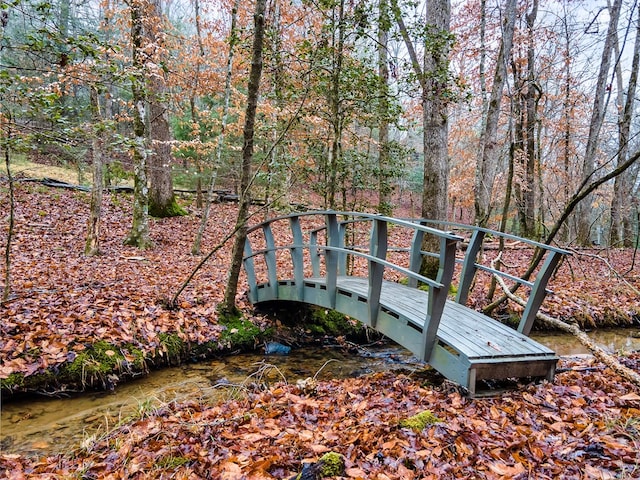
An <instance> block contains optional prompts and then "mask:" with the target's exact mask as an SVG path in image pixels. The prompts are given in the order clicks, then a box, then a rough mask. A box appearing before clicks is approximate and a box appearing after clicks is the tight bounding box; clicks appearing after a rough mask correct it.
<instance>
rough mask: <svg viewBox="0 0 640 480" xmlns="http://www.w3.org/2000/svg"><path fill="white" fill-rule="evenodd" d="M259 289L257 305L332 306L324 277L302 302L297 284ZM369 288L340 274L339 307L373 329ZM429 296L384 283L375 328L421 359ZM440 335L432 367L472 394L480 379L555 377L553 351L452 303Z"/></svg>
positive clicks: (311, 281)
mask: <svg viewBox="0 0 640 480" xmlns="http://www.w3.org/2000/svg"><path fill="white" fill-rule="evenodd" d="M261 287H262V288H260V289H259V290H258V291H259V292H261V293H260V294H259V297H260V298H258V299H257V300H258V303H259V302H260V301H267V300H293V301H302V302H306V303H312V304H316V305H320V306H324V307H328V308H331V305H330V299H329V298H328V293H327V290H326V279H325V278H318V277H315V278H306V279H305V281H304V289H303V290H302V291H303V292H304V293H303V297H304V298H299V295H300V293H299V292H301V289H298V288H296V285H295V282H294V281H293V280H280V281H278V288H277V289H271V288H265V287H267V286H266V285H264V286H261ZM368 288H369V284H368V279H366V278H358V277H350V276H339V277H338V278H337V298H336V304H335V309H336V310H338V311H340V312H342V313H344V314H346V315H350V316H353V317H354V318H357V319H358V320H360V321H362V322H363V323H365V324H368V325H370V323H369V322H367V318H368V316H369V311H368V304H367V302H368V298H367V295H368ZM274 294H275V297H277V298H274ZM428 297H429V295H428V293H427V292H426V291H423V290H419V289H415V288H411V287H407V286H405V285H401V284H398V283H394V282H388V281H385V282H383V284H382V291H381V296H380V309H381V311H380V314H379V317H378V320H377V322H376V325H375V326H374V328H375V329H376V330H378V331H380V332H381V333H383V334H385V335H387V336H388V337H390V338H391V339H392V340H394V341H396V342H397V343H399V344H401V345H403V346H404V347H405V348H407V349H409V350H410V351H412V352H414V353H416V355H419V352H420V349H421V348H422V344H421V338H422V329H423V327H424V323H425V312H427V302H428ZM370 326H373V325H370ZM436 335H437V342H436V344H435V346H434V349H433V352H432V354H431V357H430V359H429V360H428V362H429V364H430V365H431V366H432V367H434V368H435V369H436V370H438V371H439V372H440V373H442V374H443V375H444V376H445V377H447V378H449V379H450V380H452V381H454V382H456V383H459V384H460V385H462V386H464V387H466V388H467V389H468V390H469V392H470V393H471V394H475V393H476V386H477V383H478V381H480V380H489V379H491V380H504V379H510V378H529V377H535V378H546V379H548V380H552V379H553V375H554V372H555V366H556V363H557V361H558V357H557V356H556V355H555V353H554V352H553V351H552V350H550V349H549V348H547V347H545V346H544V345H541V344H540V343H538V342H536V341H534V340H532V339H531V338H529V337H527V336H526V335H523V334H521V333H519V332H517V331H516V330H514V329H513V328H511V327H509V326H507V325H504V324H502V323H500V322H498V321H497V320H494V319H492V318H490V317H487V316H486V315H483V314H482V313H480V312H477V311H475V310H473V309H471V308H468V307H466V306H463V305H460V304H458V303H456V302H454V301H451V300H447V302H446V306H445V308H444V311H443V313H442V317H441V319H440V324H439V327H438V331H437V334H436Z"/></svg>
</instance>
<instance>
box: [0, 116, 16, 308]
mask: <svg viewBox="0 0 640 480" xmlns="http://www.w3.org/2000/svg"><path fill="white" fill-rule="evenodd" d="M6 121H7V128H6V131H7V142H6V143H5V146H4V164H5V167H6V169H7V181H8V182H9V228H8V230H7V244H6V245H5V247H4V289H3V290H2V301H3V302H6V301H7V300H8V299H9V294H10V293H11V245H12V241H13V229H14V225H15V209H16V202H15V195H14V184H13V175H12V173H11V155H10V152H9V148H10V147H9V145H10V140H11V125H10V122H11V119H10V118H9V119H6Z"/></svg>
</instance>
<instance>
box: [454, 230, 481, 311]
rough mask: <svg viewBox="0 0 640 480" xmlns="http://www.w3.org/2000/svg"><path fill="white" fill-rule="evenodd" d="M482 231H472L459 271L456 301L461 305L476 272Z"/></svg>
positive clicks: (464, 300) (464, 303)
mask: <svg viewBox="0 0 640 480" xmlns="http://www.w3.org/2000/svg"><path fill="white" fill-rule="evenodd" d="M484 233H485V232H483V231H482V230H474V231H473V234H472V235H471V240H470V241H469V246H468V247H467V252H466V254H465V256H464V261H463V263H462V271H461V272H460V282H459V284H458V293H457V295H456V302H457V303H459V304H461V305H466V303H467V298H468V297H469V289H470V288H471V283H472V282H473V277H474V276H475V274H476V263H477V260H478V252H480V247H482V241H483V240H484Z"/></svg>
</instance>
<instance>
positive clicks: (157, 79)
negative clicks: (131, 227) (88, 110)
mask: <svg viewBox="0 0 640 480" xmlns="http://www.w3.org/2000/svg"><path fill="white" fill-rule="evenodd" d="M145 23H146V25H147V28H146V37H147V42H148V45H154V46H155V48H156V49H161V48H163V44H164V41H163V38H162V36H163V32H162V30H163V28H164V27H163V25H164V21H163V15H162V6H161V0H151V15H150V17H149V19H148V21H147V22H145ZM156 56H158V53H157V52H156ZM155 62H156V63H158V64H159V65H160V64H161V59H156V60H155ZM166 90H167V88H166V81H165V75H164V72H163V70H162V69H161V68H159V69H157V71H155V72H153V73H152V75H150V78H149V95H148V101H149V138H150V140H151V142H150V143H151V148H152V150H153V154H152V155H150V157H149V215H151V216H153V217H175V216H178V215H185V214H186V212H185V211H184V209H182V208H181V207H180V206H179V205H178V204H177V202H176V199H175V196H174V194H173V179H172V177H171V129H170V127H169V115H168V113H167V105H166V101H165V99H164V97H165V95H166Z"/></svg>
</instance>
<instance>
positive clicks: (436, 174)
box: [391, 0, 451, 278]
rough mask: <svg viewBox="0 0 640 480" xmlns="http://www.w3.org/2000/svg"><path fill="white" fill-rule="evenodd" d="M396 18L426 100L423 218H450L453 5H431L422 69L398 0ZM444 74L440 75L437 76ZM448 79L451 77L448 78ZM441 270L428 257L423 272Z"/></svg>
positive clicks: (427, 242) (441, 1)
mask: <svg viewBox="0 0 640 480" xmlns="http://www.w3.org/2000/svg"><path fill="white" fill-rule="evenodd" d="M391 6H392V11H393V15H394V17H395V20H396V22H397V24H398V28H399V29H400V34H401V35H402V38H403V40H404V43H405V45H406V47H407V51H408V52H409V58H410V60H411V65H412V67H413V70H414V73H415V74H416V77H417V78H418V79H419V82H420V88H421V99H422V122H423V131H424V134H423V149H424V171H423V191H422V206H421V215H422V217H423V218H428V219H434V220H446V219H447V215H448V212H447V207H448V187H449V156H448V148H447V139H448V127H449V125H448V118H447V117H448V112H447V102H448V101H447V99H446V98H445V96H444V95H443V92H446V91H447V88H448V85H447V84H446V82H447V80H446V79H443V75H442V73H441V72H448V54H449V49H450V44H451V42H450V40H451V39H450V37H449V23H450V15H451V4H450V2H449V1H448V0H434V1H430V2H428V3H427V11H426V18H425V23H426V25H427V28H426V32H427V38H426V39H425V41H426V42H427V45H428V46H429V47H430V48H425V53H424V58H423V63H422V66H421V65H420V61H419V60H418V55H417V53H416V49H415V46H414V44H413V41H412V40H411V37H410V36H409V32H408V30H407V27H406V25H405V23H404V19H403V18H402V12H401V10H400V8H399V7H398V2H397V0H392V2H391ZM435 72H440V73H435ZM444 77H445V78H446V77H448V75H444ZM436 242H437V239H436V238H434V237H433V236H432V235H426V236H425V239H424V242H423V250H425V251H437V249H438V248H439V245H436ZM437 271H438V261H437V259H435V258H433V257H430V256H424V257H423V262H422V266H421V268H420V273H421V274H422V275H424V276H426V277H430V278H435V277H436V275H437Z"/></svg>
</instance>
